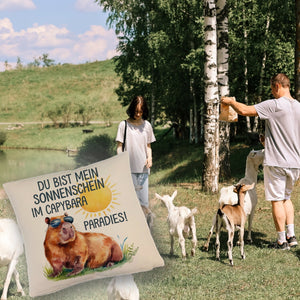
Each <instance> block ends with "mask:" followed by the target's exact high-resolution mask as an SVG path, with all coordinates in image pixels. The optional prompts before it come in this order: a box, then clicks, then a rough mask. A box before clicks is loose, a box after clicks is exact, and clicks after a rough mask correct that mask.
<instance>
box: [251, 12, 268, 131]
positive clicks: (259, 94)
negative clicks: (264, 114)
mask: <svg viewBox="0 0 300 300" xmlns="http://www.w3.org/2000/svg"><path fill="white" fill-rule="evenodd" d="M269 27H270V16H269V15H268V16H267V24H266V31H265V40H264V45H265V46H264V55H263V59H262V63H261V70H260V78H259V86H258V103H260V102H261V100H262V91H263V79H264V73H265V68H266V60H267V53H266V48H267V36H268V34H269ZM258 122H259V121H258V117H257V116H256V117H254V122H253V132H257V131H258Z"/></svg>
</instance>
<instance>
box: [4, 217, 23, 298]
mask: <svg viewBox="0 0 300 300" xmlns="http://www.w3.org/2000/svg"><path fill="white" fill-rule="evenodd" d="M0 245H1V248H0V266H1V267H2V266H8V271H7V275H6V279H5V283H4V287H3V292H2V296H1V300H3V299H7V291H8V287H9V284H10V281H11V277H12V274H13V273H14V275H15V280H16V284H17V288H18V292H20V293H21V294H22V296H25V293H24V291H23V288H22V286H21V284H20V281H19V273H18V271H17V269H16V265H17V263H18V258H19V256H20V255H21V254H22V253H23V240H22V237H21V234H20V232H19V228H18V226H17V224H16V222H15V221H14V220H12V219H0Z"/></svg>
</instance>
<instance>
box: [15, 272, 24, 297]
mask: <svg viewBox="0 0 300 300" xmlns="http://www.w3.org/2000/svg"><path fill="white" fill-rule="evenodd" d="M14 275H15V281H16V284H17V288H18V292H19V293H21V294H22V296H25V292H24V290H23V288H22V285H21V283H20V275H19V272H18V271H17V269H16V268H15V271H14Z"/></svg>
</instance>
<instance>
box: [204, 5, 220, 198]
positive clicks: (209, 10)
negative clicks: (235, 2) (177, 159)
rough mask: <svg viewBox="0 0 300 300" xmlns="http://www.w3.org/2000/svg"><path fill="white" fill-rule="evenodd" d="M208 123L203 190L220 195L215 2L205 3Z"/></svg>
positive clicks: (205, 134)
mask: <svg viewBox="0 0 300 300" xmlns="http://www.w3.org/2000/svg"><path fill="white" fill-rule="evenodd" d="M204 42H205V46H204V50H205V54H206V60H205V64H204V83H205V97H204V99H205V106H206V112H205V120H204V161H203V177H202V180H203V182H202V183H203V186H202V188H203V190H204V191H206V192H211V193H217V192H218V183H219V96H218V72H217V22H216V3H215V0H205V1H204Z"/></svg>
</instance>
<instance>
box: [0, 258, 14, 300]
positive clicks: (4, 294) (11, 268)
mask: <svg viewBox="0 0 300 300" xmlns="http://www.w3.org/2000/svg"><path fill="white" fill-rule="evenodd" d="M16 265H17V260H16V259H15V258H13V259H12V260H11V262H10V264H9V266H8V270H7V274H6V279H5V282H4V286H3V292H2V296H1V300H5V299H7V291H8V287H9V284H10V281H11V276H12V274H13V272H14V270H15V268H16Z"/></svg>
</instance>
